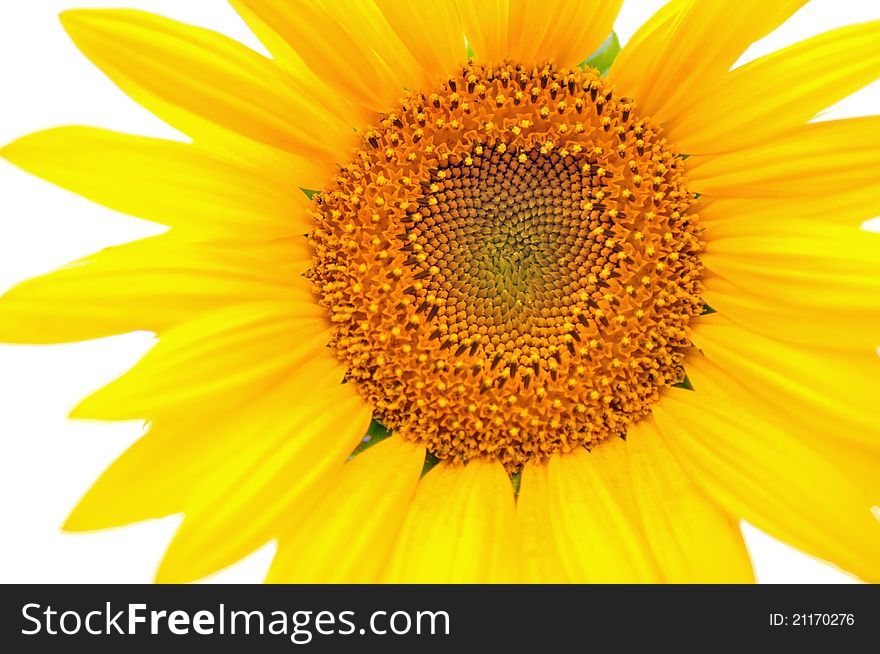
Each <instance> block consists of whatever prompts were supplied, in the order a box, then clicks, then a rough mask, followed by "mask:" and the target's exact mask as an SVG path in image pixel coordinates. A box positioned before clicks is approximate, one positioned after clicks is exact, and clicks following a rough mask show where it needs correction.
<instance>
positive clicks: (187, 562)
mask: <svg viewBox="0 0 880 654" xmlns="http://www.w3.org/2000/svg"><path fill="white" fill-rule="evenodd" d="M315 364H316V365H317V364H318V362H317V361H316V362H315ZM324 366H325V364H324V363H323V362H320V367H322V368H323V367H324ZM341 372H342V370H341V369H340V368H339V367H338V366H334V367H333V368H328V369H327V370H315V369H313V368H311V366H309V367H306V368H304V369H303V370H302V371H301V373H300V374H298V375H296V376H295V377H294V378H292V379H291V380H290V383H289V384H285V385H284V391H285V392H284V393H283V394H282V393H274V394H273V395H272V398H271V400H272V401H271V402H270V403H266V404H265V405H264V406H263V407H262V408H261V411H262V412H263V415H262V417H261V418H259V419H258V420H257V421H256V423H257V424H256V425H253V426H242V425H240V424H238V425H236V426H235V427H236V428H237V429H239V430H244V431H247V432H248V433H249V435H250V437H251V438H250V441H249V442H248V443H247V444H246V445H245V446H244V447H242V448H241V449H240V450H239V451H238V452H236V453H235V454H234V455H233V456H231V457H230V458H228V459H227V460H226V461H222V462H220V463H219V464H218V465H217V466H215V467H214V468H213V469H211V470H210V471H208V472H207V473H206V474H205V475H204V476H203V477H202V479H201V480H200V482H199V485H198V487H197V488H196V489H194V491H193V493H192V498H191V500H190V501H189V503H188V505H187V507H186V509H185V513H186V517H185V519H184V521H183V524H182V525H181V527H180V529H179V530H178V532H177V534H176V535H175V537H174V540H173V541H172V542H171V545H170V546H169V548H168V551H167V552H166V554H165V558H164V559H163V560H162V564H161V566H160V568H159V571H158V572H157V573H156V579H157V581H160V582H177V583H180V582H185V581H192V580H195V579H199V578H201V577H204V576H205V575H208V574H211V573H212V572H214V571H216V570H219V569H221V568H224V567H226V566H228V565H230V564H232V563H234V562H235V561H238V560H239V559H241V558H243V557H244V556H247V555H248V554H249V553H250V552H252V551H254V550H255V549H257V548H259V547H260V546H262V545H263V544H264V543H266V542H267V541H268V540H270V539H271V538H274V537H275V536H277V535H278V532H279V530H280V529H281V525H283V524H284V523H286V522H295V521H298V520H300V519H302V517H303V516H304V515H305V514H306V513H307V512H308V511H309V510H310V509H311V507H312V506H313V505H314V503H315V502H317V501H318V499H320V497H322V496H323V495H324V494H325V493H326V492H327V489H328V488H329V487H330V485H331V484H332V483H334V481H335V480H336V479H337V478H338V476H339V474H340V473H341V472H342V469H343V466H344V465H345V460H346V458H347V456H348V455H349V453H350V452H351V451H352V449H354V447H355V446H356V445H357V443H358V441H359V439H360V438H362V437H363V435H364V434H365V433H366V431H367V428H368V427H369V424H370V419H371V417H372V411H371V410H370V409H369V408H368V407H366V406H365V405H364V404H363V401H362V400H361V398H360V397H359V396H358V395H357V393H356V392H355V391H354V390H353V389H352V388H351V387H350V385H348V384H340V383H339V382H340V380H341V377H342V375H341Z"/></svg>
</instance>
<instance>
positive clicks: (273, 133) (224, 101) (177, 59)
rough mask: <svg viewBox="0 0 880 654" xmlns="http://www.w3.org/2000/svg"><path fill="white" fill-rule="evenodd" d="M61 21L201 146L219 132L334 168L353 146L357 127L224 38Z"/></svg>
mask: <svg viewBox="0 0 880 654" xmlns="http://www.w3.org/2000/svg"><path fill="white" fill-rule="evenodd" d="M61 20H62V23H63V25H64V28H65V29H66V30H67V32H68V34H70V37H71V38H72V39H73V41H74V42H75V43H76V45H77V46H78V47H79V48H80V50H82V51H83V53H84V54H85V55H86V56H87V57H88V58H89V59H91V60H92V62H94V64H95V65H96V66H98V67H99V68H101V70H103V71H104V72H105V73H106V74H107V75H108V76H109V77H110V78H111V79H112V80H113V81H114V82H115V83H116V84H117V85H118V86H119V87H120V88H121V89H122V90H123V91H125V92H126V93H127V94H128V95H130V96H131V97H132V98H133V99H134V100H136V101H137V102H139V103H140V104H142V105H143V106H145V107H146V108H148V109H149V110H150V111H152V112H154V113H155V114H156V115H157V116H159V117H160V118H162V119H163V120H165V121H166V122H168V123H169V124H170V125H172V126H173V127H176V128H178V129H180V130H181V131H182V132H184V133H186V134H189V135H190V136H192V137H193V138H195V139H196V140H200V137H206V142H210V137H212V136H214V135H215V134H216V132H215V130H213V129H212V127H213V126H219V127H220V128H223V129H226V130H231V131H232V132H235V133H237V134H240V135H242V136H245V137H248V138H250V139H253V140H255V141H259V142H262V143H266V144H269V145H271V146H275V147H279V148H285V149H288V150H291V151H293V152H298V153H301V154H308V155H309V156H314V157H316V158H319V159H325V160H329V161H333V160H336V159H339V158H340V155H344V154H345V153H346V152H347V151H348V148H349V147H350V145H351V143H352V142H353V141H352V139H353V136H354V135H353V133H352V131H351V127H350V126H348V125H345V124H344V123H343V122H341V121H339V120H338V119H336V118H334V117H333V116H331V115H329V114H328V113H327V112H325V111H323V110H322V109H321V108H320V107H318V106H316V105H315V104H314V103H313V102H311V101H310V99H309V97H308V95H307V94H306V93H301V92H300V89H298V88H296V86H295V85H294V84H293V82H292V79H291V78H290V76H288V75H285V74H284V73H283V72H282V71H281V70H280V69H279V68H278V67H277V66H276V65H275V64H274V63H273V62H272V61H271V60H268V59H266V58H264V57H262V56H261V55H259V54H257V53H256V52H254V51H252V50H250V49H248V48H246V47H245V46H243V45H241V44H240V43H237V42H236V41H233V40H232V39H229V38H227V37H225V36H223V35H221V34H218V33H216V32H212V31H210V30H206V29H202V28H198V27H194V26H190V25H184V24H182V23H177V22H175V21H172V20H169V19H166V18H162V17H161V16H156V15H153V14H149V13H146V12H141V11H131V10H75V11H68V12H65V13H64V14H62V16H61Z"/></svg>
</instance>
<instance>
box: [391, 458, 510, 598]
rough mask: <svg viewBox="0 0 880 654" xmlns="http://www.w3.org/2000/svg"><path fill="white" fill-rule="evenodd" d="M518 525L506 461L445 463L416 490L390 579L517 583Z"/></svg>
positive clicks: (434, 470) (392, 561)
mask: <svg viewBox="0 0 880 654" xmlns="http://www.w3.org/2000/svg"><path fill="white" fill-rule="evenodd" d="M514 523H515V506H514V499H513V487H512V486H511V484H510V479H509V478H508V477H507V473H506V472H505V471H504V468H503V467H502V466H501V464H500V463H497V462H491V463H489V462H485V461H471V462H470V463H468V464H467V465H466V466H462V465H456V464H452V465H450V464H447V463H440V464H439V465H437V466H436V467H435V468H433V469H432V470H431V471H430V472H428V474H427V475H425V477H424V478H423V479H422V480H421V481H420V482H419V485H418V487H417V488H416V494H415V498H414V499H413V502H412V505H411V507H410V510H409V513H408V514H407V517H406V520H405V522H404V524H403V528H402V530H401V533H400V535H399V537H398V541H397V546H396V548H395V550H394V553H393V554H392V556H391V559H390V561H389V563H388V569H387V571H386V575H385V581H390V582H395V583H506V582H513V581H517V579H518V570H517V558H516V543H515V541H514V535H515V532H514V527H515V525H514Z"/></svg>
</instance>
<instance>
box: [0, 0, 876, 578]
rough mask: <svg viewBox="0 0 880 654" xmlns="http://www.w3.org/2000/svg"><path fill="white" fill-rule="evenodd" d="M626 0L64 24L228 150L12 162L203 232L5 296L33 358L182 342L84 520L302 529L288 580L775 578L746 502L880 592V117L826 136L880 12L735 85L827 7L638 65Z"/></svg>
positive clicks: (123, 384) (119, 413)
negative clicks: (778, 36)
mask: <svg viewBox="0 0 880 654" xmlns="http://www.w3.org/2000/svg"><path fill="white" fill-rule="evenodd" d="M621 4H622V0H603V1H598V0H593V1H589V0H581V1H578V2H575V1H565V0H541V1H534V2H532V1H528V2H527V1H523V2H508V1H507V0H472V1H468V0H421V1H420V2H410V1H406V0H363V1H358V2H354V1H351V2H336V1H333V2H330V1H327V2H321V1H316V0H310V1H299V0H232V5H233V6H234V8H235V9H236V10H237V11H238V12H239V13H240V15H241V16H242V18H243V19H244V20H245V21H246V22H247V23H248V25H249V26H250V28H251V29H252V30H253V32H254V33H255V34H256V36H257V37H258V38H259V39H260V40H261V41H262V43H263V44H264V45H265V47H266V49H267V50H268V51H269V52H270V53H271V58H269V57H264V56H263V55H261V54H259V53H257V52H255V51H253V50H251V49H249V48H247V47H245V46H243V45H241V44H239V43H237V42H235V41H233V40H230V39H229V38H227V37H225V36H222V35H220V34H218V33H215V32H212V31H209V30H205V29H200V28H196V27H192V26H188V25H183V24H180V23H177V22H174V21H171V20H167V19H165V18H162V17H159V16H155V15H152V14H148V13H143V12H139V11H125V10H113V11H93V10H77V11H71V12H68V13H65V14H63V15H62V22H63V24H64V27H65V29H66V30H67V32H68V33H69V34H70V36H71V37H72V39H73V40H74V42H75V43H76V44H77V46H78V47H79V48H80V49H81V50H82V52H83V53H84V54H85V55H86V56H87V57H88V58H89V59H90V60H91V61H92V62H94V63H95V64H96V65H97V66H98V67H99V68H101V70H103V71H104V72H105V73H106V74H107V75H108V76H109V77H110V78H111V79H112V80H113V81H114V82H115V83H116V84H117V85H118V86H119V87H120V88H121V89H122V90H123V91H124V92H125V93H127V94H128V95H129V96H131V97H132V98H134V99H135V100H136V101H138V102H139V103H141V104H142V105H143V106H145V107H147V108H148V109H150V110H151V111H152V112H153V113H155V114H156V115H157V116H159V117H160V118H161V119H163V120H164V121H166V122H167V123H168V124H170V125H171V126H173V127H174V128H176V129H178V130H179V131H180V132H182V133H183V134H185V135H186V136H187V137H189V139H190V140H189V141H188V142H183V141H172V140H161V139H154V138H145V137H139V136H132V135H128V134H122V133H116V132H111V131H106V130H101V129H95V128H88V127H62V128H57V129H51V130H48V131H44V132H39V133H36V134H32V135H29V136H25V137H24V138H22V139H20V140H18V141H16V142H14V143H12V144H10V145H8V146H6V147H5V148H3V149H2V155H3V156H4V157H5V158H6V159H8V160H9V161H11V162H13V163H15V164H16V165H18V166H20V167H21V168H23V169H25V170H27V171H30V172H32V173H34V174H36V175H39V176H40V177H43V178H45V179H47V180H49V181H51V182H54V183H55V184H58V185H60V186H62V187H65V188H67V189H70V190H72V191H74V192H76V193H79V194H81V195H83V196H85V197H87V198H90V199H92V200H94V201H96V202H99V203H101V204H103V205H106V206H108V207H111V208H113V209H116V210H120V211H123V212H126V213H129V214H132V215H134V216H138V217H140V218H144V219H147V220H150V221H155V222H158V223H161V224H163V225H167V226H168V227H169V228H170V229H168V231H166V232H165V233H162V234H161V235H158V236H154V237H151V238H147V239H144V240H141V241H137V242H133V243H129V244H126V245H122V246H119V247H113V248H110V249H107V250H104V251H102V252H99V253H97V254H95V255H93V256H89V257H86V258H85V259H82V260H79V261H76V262H74V263H72V264H70V265H68V266H66V267H64V268H62V269H60V270H57V271H55V272H52V273H50V274H47V275H45V276H42V277H37V278H34V279H31V280H29V281H26V282H24V283H22V284H20V285H19V286H17V287H15V288H13V289H12V290H10V291H9V292H8V293H7V294H6V295H5V296H4V297H3V298H2V300H0V338H2V339H3V340H4V341H7V342H22V343H56V342H68V341H77V340H83V339H93V338H99V337H104V336H109V335H113V334H120V333H125V332H130V331H134V330H149V331H152V332H154V333H155V334H156V336H157V338H158V340H157V343H156V344H155V346H154V347H153V349H151V350H150V351H149V352H148V353H147V354H146V356H145V357H144V358H143V359H142V360H141V361H140V362H139V363H138V364H137V365H136V366H135V367H134V368H133V369H132V370H131V371H129V372H128V373H126V374H124V375H123V376H122V377H120V378H119V379H118V380H116V381H114V382H113V383H111V384H109V385H108V386H106V387H105V388H103V389H101V390H99V391H98V392H96V393H95V394H94V395H92V396H90V397H88V398H86V399H85V400H84V401H83V402H82V403H81V404H80V405H79V406H77V407H76V408H75V409H74V411H73V413H72V416H73V417H75V418H84V419H97V420H132V419H140V420H146V421H147V423H148V429H147V430H146V434H145V435H144V436H143V437H142V438H141V439H140V440H139V441H137V442H136V443H135V444H134V445H133V447H131V449H129V450H128V451H127V452H126V453H125V454H123V455H122V456H121V457H120V458H119V459H118V460H117V461H116V462H115V463H114V464H113V465H112V466H111V467H110V468H109V469H108V470H107V471H106V472H105V473H104V475H103V476H102V477H101V478H100V479H99V480H98V481H97V482H96V484H95V485H94V486H93V488H92V489H91V490H90V491H89V492H88V494H87V495H86V496H85V497H84V498H83V499H82V501H81V502H80V504H79V505H78V506H77V508H76V509H75V510H74V511H73V513H72V515H71V516H70V518H69V519H68V521H67V523H66V525H65V527H66V528H67V529H69V530H74V531H79V530H93V529H101V528H106V527H112V526H116V525H122V524H126V523H131V522H135V521H140V520H145V519H149V518H158V517H162V516H167V515H170V514H175V513H183V514H184V516H185V518H184V520H183V522H182V524H181V527H180V529H179V531H178V532H177V534H176V536H175V537H174V539H173V541H172V542H171V544H170V546H169V548H168V551H167V553H166V555H165V557H164V560H163V562H162V563H161V565H160V568H159V571H158V574H157V579H158V580H159V581H173V582H182V581H190V580H194V579H198V578H201V577H203V576H205V575H208V574H210V573H212V572H214V571H216V570H219V569H221V568H223V567H225V566H228V565H230V564H232V563H233V562H235V561H237V560H239V559H241V558H242V557H244V556H246V555H247V554H249V553H250V552H252V551H254V550H255V549H257V548H258V547H260V546H262V545H263V544H265V543H267V542H269V541H271V540H276V541H277V554H276V556H275V559H274V562H273V564H272V566H271V569H270V571H269V574H268V581H272V582H375V581H392V582H446V581H456V582H508V581H537V582H559V581H575V582H583V581H587V582H662V581H670V582H749V581H752V580H753V572H752V568H751V564H750V561H749V557H748V553H747V551H746V548H745V546H744V543H743V540H742V536H741V533H740V530H739V527H738V521H739V519H745V520H748V521H749V522H751V523H752V524H754V525H756V526H757V527H759V528H760V529H762V530H764V531H766V532H768V533H770V534H772V535H774V536H776V537H777V538H780V539H782V540H784V541H787V542H788V543H791V544H792V545H794V546H795V547H798V548H800V549H802V550H803V551H805V552H808V553H810V554H812V555H814V556H817V557H820V558H822V559H825V560H827V561H830V562H833V563H835V564H837V565H839V566H840V567H842V568H843V569H845V570H847V571H849V572H851V573H854V574H856V575H858V576H860V577H862V578H863V579H866V580H872V581H877V580H878V579H880V556H878V553H880V521H878V515H880V510H878V508H877V505H878V504H880V474H878V472H880V429H878V425H880V421H878V410H877V409H878V406H880V403H878V400H880V397H878V392H877V389H878V388H880V386H878V384H877V379H878V377H877V373H878V363H880V362H878V357H877V354H876V344H877V342H878V327H880V324H878V322H880V321H878V318H880V313H878V301H877V300H878V297H880V240H878V239H880V236H878V235H877V234H874V233H869V232H866V231H863V230H862V229H860V225H861V223H862V222H863V221H864V220H866V219H868V218H871V217H873V216H875V215H877V214H878V213H880V118H878V117H877V116H871V117H863V118H853V119H844V120H834V121H826V122H810V121H811V119H812V118H813V117H815V116H816V115H817V113H819V112H821V111H822V110H824V109H825V108H827V107H828V106H830V105H831V104H833V103H835V102H837V101H839V100H840V99H842V98H844V97H845V96H847V95H849V94H851V93H852V92H854V91H856V90H857V89H859V88H860V87H862V86H864V85H866V84H868V83H870V82H872V81H873V80H875V79H876V78H877V77H878V76H880V48H878V40H880V23H877V22H874V23H866V24H860V25H853V26H848V27H844V28H841V29H835V30H833V31H829V32H827V33H824V34H820V35H818V36H815V37H814V38H811V39H808V40H806V41H803V42H801V43H797V44H795V45H792V46H790V47H788V48H785V49H783V50H780V51H778V52H775V53H772V54H770V55H767V56H764V57H761V58H759V59H757V60H754V61H752V62H750V63H748V64H746V65H743V66H740V67H737V68H734V69H732V70H731V67H732V66H733V65H734V63H735V62H736V61H737V60H738V58H739V57H740V55H741V54H742V53H743V51H744V50H745V49H746V48H747V47H748V46H749V45H750V44H751V43H752V42H753V41H755V40H757V39H760V38H762V37H763V36H764V35H766V34H767V33H769V32H770V31H772V30H774V29H775V28H776V27H777V26H778V25H780V24H781V23H782V22H784V21H785V20H786V19H787V18H788V17H789V16H790V15H791V14H793V13H794V12H795V11H797V10H798V9H799V8H800V7H801V6H802V5H804V4H805V0H780V1H779V2H770V3H768V2H766V1H764V0H743V1H741V2H736V3H728V2H709V1H700V0H671V2H669V3H668V4H667V5H665V6H664V7H663V8H662V9H661V10H660V11H659V12H658V13H657V14H656V15H655V16H654V17H653V18H651V19H650V20H649V21H648V22H647V23H646V24H645V25H644V26H643V27H642V28H641V29H640V30H639V31H638V32H637V33H636V34H635V35H634V36H633V38H632V39H631V40H630V41H629V42H628V43H627V44H626V46H625V47H624V48H623V49H622V50H620V52H619V55H618V56H616V58H615V55H616V54H617V50H618V49H619V46H618V45H617V42H616V37H614V35H613V33H612V27H613V23H614V20H615V17H616V15H617V12H618V10H619V8H620V5H621ZM609 34H612V36H611V37H609ZM594 52H595V53H596V54H595V55H594V56H593V57H592V58H588V55H590V53H594ZM612 60H613V63H612ZM365 434H366V437H365Z"/></svg>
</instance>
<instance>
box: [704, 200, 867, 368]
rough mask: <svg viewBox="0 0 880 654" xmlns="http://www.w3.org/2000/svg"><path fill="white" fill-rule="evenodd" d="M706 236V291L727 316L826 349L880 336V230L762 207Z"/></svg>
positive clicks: (758, 329)
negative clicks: (777, 212) (772, 213)
mask: <svg viewBox="0 0 880 654" xmlns="http://www.w3.org/2000/svg"><path fill="white" fill-rule="evenodd" d="M706 215H709V213H708V212H707V214H706ZM762 218H763V219H765V222H764V223H763V225H762V224H760V220H761V219H762ZM756 221H757V222H756ZM707 240H708V244H707V248H706V252H705V253H704V255H703V257H702V258H703V261H704V262H705V263H706V265H707V266H708V268H709V269H710V270H711V271H712V275H711V276H707V277H706V279H705V283H706V291H705V293H704V295H703V297H704V300H705V301H706V302H707V303H708V304H709V305H710V306H711V307H713V308H714V309H715V310H716V311H719V312H721V313H723V314H724V315H725V317H727V318H729V319H731V320H733V321H735V322H736V323H737V324H739V325H741V326H742V327H744V328H746V329H750V330H752V331H756V332H758V333H761V334H765V335H767V336H769V337H772V338H775V339H778V340H782V341H785V342H787V343H796V344H801V345H806V346H809V347H811V348H821V349H823V350H825V349H832V350H853V349H857V348H861V349H862V351H863V352H867V351H869V350H870V351H873V349H874V347H875V345H876V344H877V343H878V342H880V305H878V302H877V298H878V296H880V235H878V234H876V233H874V232H867V231H864V230H861V229H859V227H858V226H857V225H851V226H847V225H845V224H840V223H835V222H832V221H828V224H824V223H823V222H820V221H819V220H800V219H798V218H795V217H785V216H770V215H768V214H767V213H766V212H765V211H759V212H757V213H756V214H755V216H750V215H746V216H743V217H742V218H741V219H740V218H733V219H731V220H729V221H727V222H718V223H716V224H715V225H713V226H711V227H710V228H709V230H708V231H707Z"/></svg>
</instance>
